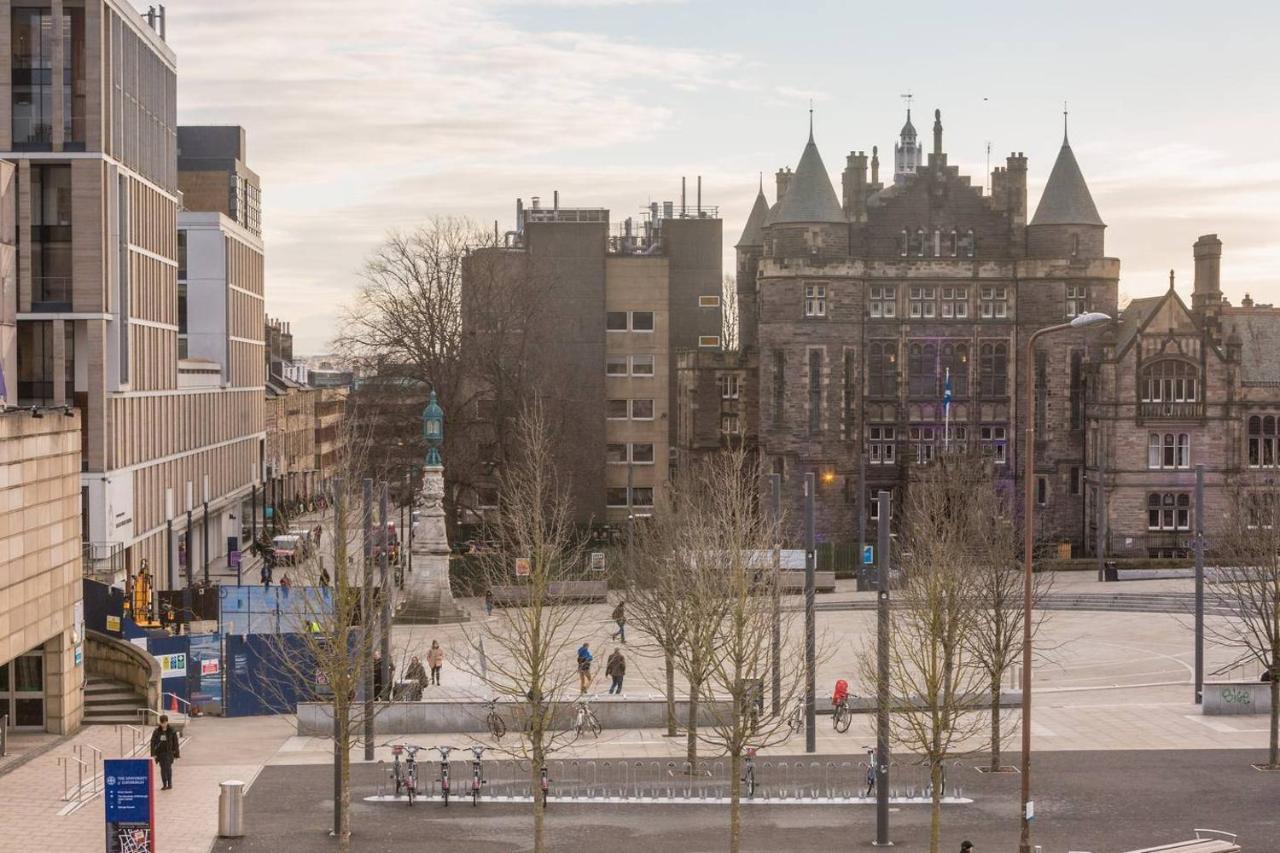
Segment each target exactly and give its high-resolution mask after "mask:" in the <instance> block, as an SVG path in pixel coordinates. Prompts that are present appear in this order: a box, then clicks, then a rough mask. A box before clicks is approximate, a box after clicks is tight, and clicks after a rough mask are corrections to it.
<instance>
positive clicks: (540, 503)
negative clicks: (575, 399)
mask: <svg viewBox="0 0 1280 853" xmlns="http://www.w3.org/2000/svg"><path fill="white" fill-rule="evenodd" d="M517 432H518V440H519V448H520V453H519V454H518V455H517V457H516V459H515V462H514V464H513V465H511V466H510V467H508V468H507V469H506V470H505V471H504V472H503V475H502V483H501V491H500V495H499V508H498V515H497V518H496V519H495V522H494V525H493V529H494V533H495V535H496V537H497V547H496V548H495V549H494V551H493V552H492V553H491V554H490V555H488V556H486V557H485V566H484V570H485V575H486V578H487V580H488V582H489V585H490V588H498V587H503V588H505V590H503V592H504V593H505V594H509V595H515V596H519V602H518V604H515V605H514V606H505V607H499V608H498V609H496V610H495V618H493V619H490V620H485V621H484V622H483V623H482V624H481V626H480V627H479V628H477V629H475V630H473V631H470V632H468V633H467V642H468V644H469V645H470V646H471V649H472V654H471V656H470V657H469V658H468V659H466V660H464V661H462V662H461V663H460V666H462V667H464V668H466V669H468V670H469V671H470V672H471V673H472V674H474V675H476V676H478V677H480V678H481V679H482V680H483V681H484V682H485V684H486V685H487V686H488V687H489V688H490V689H492V690H493V691H494V692H495V693H496V694H498V695H499V696H500V697H505V698H506V699H508V700H509V701H510V702H512V703H513V704H514V706H515V708H516V714H517V722H518V723H519V725H518V726H517V727H516V728H517V729H523V732H522V735H521V739H520V741H519V742H518V743H517V744H516V745H514V746H512V747H503V749H504V750H506V751H508V752H510V753H511V754H513V755H516V756H519V757H521V758H523V759H525V760H527V761H528V762H529V768H530V780H529V782H530V789H531V790H532V791H533V792H534V797H533V835H534V849H535V850H538V851H541V850H545V849H547V848H546V842H545V838H544V831H543V818H544V814H545V807H546V803H545V802H544V800H543V798H542V796H541V795H540V794H539V793H538V792H539V789H540V785H539V782H540V774H541V771H542V768H543V767H544V766H545V764H546V761H547V759H548V757H549V756H550V755H552V754H553V753H554V752H556V751H557V750H558V749H560V748H562V747H563V746H564V745H565V744H566V743H568V742H570V741H571V740H572V739H573V738H574V737H576V735H575V734H574V733H573V732H572V731H571V730H569V729H568V728H563V729H557V728H556V726H555V723H554V721H555V720H556V719H563V718H564V717H565V716H567V714H566V713H565V705H566V704H567V703H568V702H569V700H568V699H565V698H562V697H565V696H574V697H576V695H577V692H578V691H577V690H576V681H577V678H576V670H577V667H576V658H575V657H574V655H573V650H574V646H575V643H576V642H577V641H578V639H579V638H580V637H581V636H582V620H583V616H584V612H585V611H584V608H583V607H581V606H579V605H575V604H572V603H570V602H568V601H566V600H565V599H564V598H563V596H562V594H561V592H560V591H559V590H558V589H557V587H558V586H559V584H560V583H561V582H562V581H567V580H576V579H581V578H583V577H585V574H584V570H585V560H584V556H585V552H584V549H583V543H582V541H581V539H580V537H579V536H578V532H577V531H576V530H575V528H574V525H573V522H572V518H571V515H570V507H569V501H568V497H567V492H566V490H565V488H564V487H563V484H562V483H561V482H560V481H559V479H558V477H557V473H556V472H557V467H556V464H555V457H554V453H553V438H552V436H551V434H550V429H549V426H548V423H547V420H546V416H545V414H544V412H543V410H542V408H541V407H540V406H539V405H537V404H534V405H532V406H530V407H529V408H527V409H526V410H525V412H524V413H523V415H522V416H521V418H520V420H519V423H518V425H517ZM517 560H520V561H522V562H521V569H520V571H521V572H524V571H525V570H526V568H527V574H517V571H516V568H515V564H516V561H517ZM526 561H527V562H526ZM500 603H501V602H500ZM486 641H487V643H486ZM486 649H487V651H486ZM481 661H483V663H481Z"/></svg>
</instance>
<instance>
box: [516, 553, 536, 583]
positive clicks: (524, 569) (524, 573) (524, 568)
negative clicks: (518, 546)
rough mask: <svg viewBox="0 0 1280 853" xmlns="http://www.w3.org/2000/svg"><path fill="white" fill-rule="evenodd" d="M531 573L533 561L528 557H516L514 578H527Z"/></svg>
mask: <svg viewBox="0 0 1280 853" xmlns="http://www.w3.org/2000/svg"><path fill="white" fill-rule="evenodd" d="M532 571H533V561H532V560H530V559H529V558H528V557H516V577H518V578H527V577H529V575H530V574H531V573H532Z"/></svg>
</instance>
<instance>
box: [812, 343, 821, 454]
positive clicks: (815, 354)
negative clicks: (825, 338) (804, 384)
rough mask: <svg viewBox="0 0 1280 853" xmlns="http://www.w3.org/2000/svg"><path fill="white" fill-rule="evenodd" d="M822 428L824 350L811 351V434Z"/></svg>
mask: <svg viewBox="0 0 1280 853" xmlns="http://www.w3.org/2000/svg"><path fill="white" fill-rule="evenodd" d="M821 428H822V350H820V349H811V350H809V433H810V434H811V435H814V434H817V433H818V432H819V431H820V430H821Z"/></svg>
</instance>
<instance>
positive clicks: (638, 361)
mask: <svg viewBox="0 0 1280 853" xmlns="http://www.w3.org/2000/svg"><path fill="white" fill-rule="evenodd" d="M631 375H632V376H652V375H653V356H651V355H633V356H631Z"/></svg>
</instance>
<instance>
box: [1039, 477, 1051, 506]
mask: <svg viewBox="0 0 1280 853" xmlns="http://www.w3.org/2000/svg"><path fill="white" fill-rule="evenodd" d="M1036 503H1037V504H1038V505H1039V506H1045V505H1046V504H1048V503H1049V481H1048V480H1047V479H1046V478H1044V477H1036Z"/></svg>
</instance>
